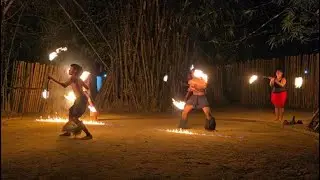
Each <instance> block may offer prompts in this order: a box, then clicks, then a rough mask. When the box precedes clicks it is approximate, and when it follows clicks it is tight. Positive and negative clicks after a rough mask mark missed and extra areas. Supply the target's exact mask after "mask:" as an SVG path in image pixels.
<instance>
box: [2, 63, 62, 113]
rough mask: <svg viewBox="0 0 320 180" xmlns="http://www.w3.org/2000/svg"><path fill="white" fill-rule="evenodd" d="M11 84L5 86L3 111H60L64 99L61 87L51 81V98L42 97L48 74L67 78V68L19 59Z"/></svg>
mask: <svg viewBox="0 0 320 180" xmlns="http://www.w3.org/2000/svg"><path fill="white" fill-rule="evenodd" d="M11 72H12V73H11V75H12V76H11V78H10V79H11V82H10V85H9V86H7V87H5V89H6V90H5V92H6V94H5V96H4V99H5V100H4V103H3V104H2V106H1V111H4V112H14V113H39V112H52V111H58V109H57V107H60V104H61V103H60V102H61V100H63V94H61V93H60V92H61V90H60V89H61V87H58V85H57V84H55V83H52V82H50V84H49V93H50V98H49V99H43V98H42V91H43V90H44V88H45V85H46V82H47V80H48V79H47V76H48V74H50V75H52V76H54V77H55V78H57V79H58V80H65V77H67V76H66V70H65V68H64V67H59V66H56V65H48V64H39V63H27V62H23V61H17V62H15V63H14V64H13V65H12V69H11Z"/></svg>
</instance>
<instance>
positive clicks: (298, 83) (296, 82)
mask: <svg viewBox="0 0 320 180" xmlns="http://www.w3.org/2000/svg"><path fill="white" fill-rule="evenodd" d="M302 83H303V79H302V77H296V78H295V80H294V85H295V87H296V88H301V87H302Z"/></svg>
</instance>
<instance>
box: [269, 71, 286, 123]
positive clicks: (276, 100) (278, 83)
mask: <svg viewBox="0 0 320 180" xmlns="http://www.w3.org/2000/svg"><path fill="white" fill-rule="evenodd" d="M269 79H270V86H271V87H272V93H271V102H272V104H273V105H274V107H275V109H274V111H275V115H276V119H275V120H276V121H279V120H280V121H282V120H283V113H284V106H285V103H286V100H287V89H286V83H287V80H286V78H285V77H284V76H283V71H282V70H280V69H278V70H277V71H276V77H269Z"/></svg>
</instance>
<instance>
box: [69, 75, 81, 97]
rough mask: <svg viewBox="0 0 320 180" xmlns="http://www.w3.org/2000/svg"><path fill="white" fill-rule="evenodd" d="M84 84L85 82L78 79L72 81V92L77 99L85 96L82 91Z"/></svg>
mask: <svg viewBox="0 0 320 180" xmlns="http://www.w3.org/2000/svg"><path fill="white" fill-rule="evenodd" d="M83 84H84V82H83V81H82V80H81V79H78V78H72V79H71V87H72V90H73V92H74V94H75V96H76V97H77V98H78V97H80V96H83V95H84V93H83V90H82V89H83Z"/></svg>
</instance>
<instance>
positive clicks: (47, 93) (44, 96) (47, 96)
mask: <svg viewBox="0 0 320 180" xmlns="http://www.w3.org/2000/svg"><path fill="white" fill-rule="evenodd" d="M42 97H43V98H44V99H48V98H49V91H47V90H46V89H45V90H43V91H42Z"/></svg>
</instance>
